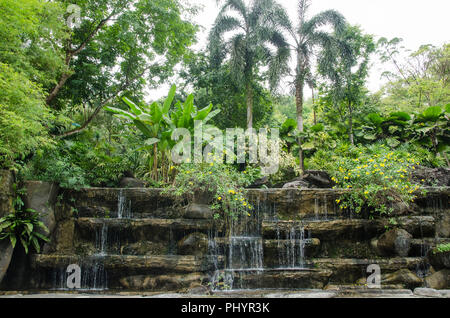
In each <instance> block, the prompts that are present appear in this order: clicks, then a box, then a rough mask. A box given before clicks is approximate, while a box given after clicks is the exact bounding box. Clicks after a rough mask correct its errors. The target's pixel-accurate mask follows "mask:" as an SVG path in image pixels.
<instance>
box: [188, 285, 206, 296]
mask: <svg viewBox="0 0 450 318" xmlns="http://www.w3.org/2000/svg"><path fill="white" fill-rule="evenodd" d="M210 293H211V291H210V289H209V288H208V287H206V286H203V285H197V286H191V287H190V288H189V289H188V290H187V294H189V295H209V294H210Z"/></svg>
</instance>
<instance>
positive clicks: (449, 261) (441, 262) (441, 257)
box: [427, 249, 450, 270]
mask: <svg viewBox="0 0 450 318" xmlns="http://www.w3.org/2000/svg"><path fill="white" fill-rule="evenodd" d="M427 257H428V261H429V262H430V264H431V265H432V266H433V268H434V269H435V270H441V269H444V268H450V251H446V252H439V251H437V250H436V249H433V250H430V251H429V252H428V255H427Z"/></svg>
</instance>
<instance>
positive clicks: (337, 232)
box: [262, 216, 436, 241]
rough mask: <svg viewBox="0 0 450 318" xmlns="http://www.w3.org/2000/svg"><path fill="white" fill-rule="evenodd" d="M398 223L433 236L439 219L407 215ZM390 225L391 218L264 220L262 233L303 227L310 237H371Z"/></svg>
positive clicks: (275, 235)
mask: <svg viewBox="0 0 450 318" xmlns="http://www.w3.org/2000/svg"><path fill="white" fill-rule="evenodd" d="M396 221H397V226H398V227H400V228H402V229H405V230H406V231H408V232H409V233H411V234H412V235H413V236H414V237H416V238H422V237H433V236H434V234H435V231H436V229H435V218H434V217H433V216H406V217H405V216H404V217H398V218H396ZM388 226H389V221H388V220H387V219H374V220H364V219H336V220H327V221H264V222H263V223H262V235H263V237H264V238H267V239H278V238H279V237H280V235H281V237H283V236H284V235H285V233H289V232H290V231H292V229H294V230H295V231H300V230H301V229H303V230H304V231H305V233H306V236H307V237H315V238H318V239H320V240H321V241H336V240H338V239H353V240H369V239H371V238H374V237H376V236H379V235H381V234H383V233H384V232H385V231H386V227H388Z"/></svg>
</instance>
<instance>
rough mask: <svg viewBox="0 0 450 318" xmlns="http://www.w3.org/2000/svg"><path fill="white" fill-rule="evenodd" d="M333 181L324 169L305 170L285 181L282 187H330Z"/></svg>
mask: <svg viewBox="0 0 450 318" xmlns="http://www.w3.org/2000/svg"><path fill="white" fill-rule="evenodd" d="M332 187H333V181H331V178H330V175H329V174H328V173H327V172H326V171H321V170H306V171H305V173H304V174H303V175H302V176H300V177H298V178H295V179H294V180H291V181H289V182H288V183H286V184H285V185H284V186H283V188H284V189H286V188H319V189H325V188H332Z"/></svg>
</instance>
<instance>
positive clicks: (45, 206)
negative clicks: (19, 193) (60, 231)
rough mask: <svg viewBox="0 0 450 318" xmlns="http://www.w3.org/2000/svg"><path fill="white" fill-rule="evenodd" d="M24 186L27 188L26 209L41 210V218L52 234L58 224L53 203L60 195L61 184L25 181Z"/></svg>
mask: <svg viewBox="0 0 450 318" xmlns="http://www.w3.org/2000/svg"><path fill="white" fill-rule="evenodd" d="M24 187H25V189H26V190H27V192H26V195H25V196H24V204H25V208H26V209H33V210H35V211H36V212H39V215H40V220H41V221H42V222H43V223H44V224H45V226H46V227H47V228H48V229H49V231H50V233H49V234H47V233H44V232H43V231H42V230H40V232H41V233H42V234H46V235H51V234H52V233H53V230H54V229H55V226H56V218H55V212H54V208H53V205H54V204H55V202H56V198H57V196H58V191H59V186H58V185H57V184H56V183H54V182H43V181H25V183H24Z"/></svg>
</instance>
